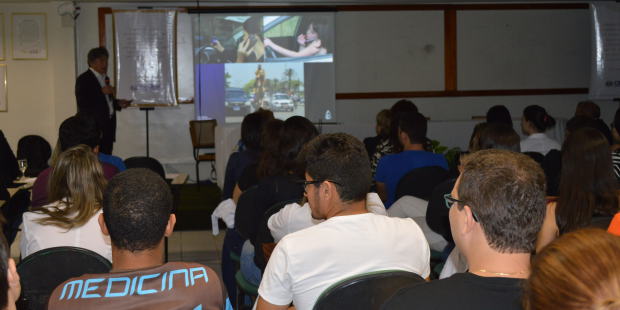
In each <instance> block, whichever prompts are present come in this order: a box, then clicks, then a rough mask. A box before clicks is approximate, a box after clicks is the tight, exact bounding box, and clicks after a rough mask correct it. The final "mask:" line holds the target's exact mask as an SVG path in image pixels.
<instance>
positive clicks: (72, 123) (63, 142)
mask: <svg viewBox="0 0 620 310" xmlns="http://www.w3.org/2000/svg"><path fill="white" fill-rule="evenodd" d="M100 136H101V134H100V131H99V129H97V124H96V123H95V122H94V120H93V119H92V118H91V117H87V116H84V115H76V116H71V117H69V118H67V119H66V120H65V121H63V122H62V124H60V128H59V130H58V143H57V144H56V149H55V150H54V154H53V155H52V166H51V167H49V168H47V169H45V170H43V171H42V172H41V173H40V174H39V176H38V177H37V180H36V181H35V182H34V185H33V186H32V207H33V208H36V207H41V206H43V205H46V204H48V203H51V202H54V201H53V200H51V201H50V200H48V197H47V196H48V188H49V184H48V181H49V178H50V174H51V173H52V171H53V169H54V166H55V164H56V161H57V158H58V157H59V154H61V153H62V152H64V151H66V150H68V149H69V148H71V147H74V146H76V145H79V144H85V145H87V146H89V147H90V148H91V149H92V151H93V152H94V153H95V154H98V153H99V140H100ZM99 162H100V163H101V167H102V168H103V175H104V177H105V178H106V179H107V180H109V179H111V178H112V177H113V176H114V175H115V174H116V173H118V169H117V168H116V167H115V166H113V165H112V164H109V163H106V162H103V161H102V160H101V158H100V159H99Z"/></svg>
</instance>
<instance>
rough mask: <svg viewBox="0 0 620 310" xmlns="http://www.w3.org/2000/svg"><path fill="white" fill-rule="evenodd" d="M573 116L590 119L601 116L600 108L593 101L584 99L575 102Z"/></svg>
mask: <svg viewBox="0 0 620 310" xmlns="http://www.w3.org/2000/svg"><path fill="white" fill-rule="evenodd" d="M575 116H585V117H589V118H592V119H597V118H600V117H601V108H600V107H599V106H598V104H596V103H594V101H591V100H586V101H581V102H579V103H578V104H577V108H576V109H575Z"/></svg>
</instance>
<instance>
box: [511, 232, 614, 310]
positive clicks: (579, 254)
mask: <svg viewBox="0 0 620 310" xmlns="http://www.w3.org/2000/svg"><path fill="white" fill-rule="evenodd" d="M618 257H620V237H618V236H614V235H611V234H608V233H606V232H605V231H604V230H601V229H592V228H590V229H581V230H577V231H574V232H571V233H568V234H566V235H564V236H562V237H560V238H559V239H558V240H556V241H554V242H553V243H551V244H550V245H549V246H547V247H546V248H545V249H544V250H543V251H542V252H541V253H539V254H537V255H536V256H535V257H534V260H533V262H532V273H531V275H530V278H529V279H528V281H527V282H526V285H525V288H524V296H523V308H524V309H525V310H546V309H566V310H581V309H610V310H611V309H618V308H620V261H619V260H618Z"/></svg>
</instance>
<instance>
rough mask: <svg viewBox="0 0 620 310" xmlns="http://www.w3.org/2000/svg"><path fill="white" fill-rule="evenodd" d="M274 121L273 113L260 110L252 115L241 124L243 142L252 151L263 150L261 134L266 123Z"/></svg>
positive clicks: (246, 117) (247, 116)
mask: <svg viewBox="0 0 620 310" xmlns="http://www.w3.org/2000/svg"><path fill="white" fill-rule="evenodd" d="M271 119H273V112H271V111H269V110H262V109H261V110H259V111H256V112H254V113H250V114H248V115H246V116H245V117H244V118H243V122H241V141H242V142H243V145H245V147H247V148H248V149H250V150H255V151H258V150H260V148H261V132H262V129H263V126H264V125H265V123H267V122H268V121H269V120H271Z"/></svg>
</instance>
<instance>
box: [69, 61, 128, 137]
mask: <svg viewBox="0 0 620 310" xmlns="http://www.w3.org/2000/svg"><path fill="white" fill-rule="evenodd" d="M105 96H106V95H105V94H104V93H103V92H102V91H101V85H100V84H99V80H97V77H96V76H95V74H94V73H93V72H92V71H91V70H90V69H88V70H86V72H84V73H82V74H80V76H79V77H78V78H77V81H76V82H75V98H76V99H77V106H78V113H84V114H87V115H91V116H92V117H94V118H95V120H96V122H97V125H98V126H99V128H100V130H101V132H102V134H103V138H102V139H103V140H105V139H111V141H110V142H113V141H114V140H115V137H116V111H118V110H120V109H121V107H120V106H119V105H118V102H117V100H116V99H114V98H113V99H112V102H113V106H114V109H113V110H114V111H112V117H111V118H110V116H109V115H110V112H109V107H108V102H107V100H106V97H105Z"/></svg>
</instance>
